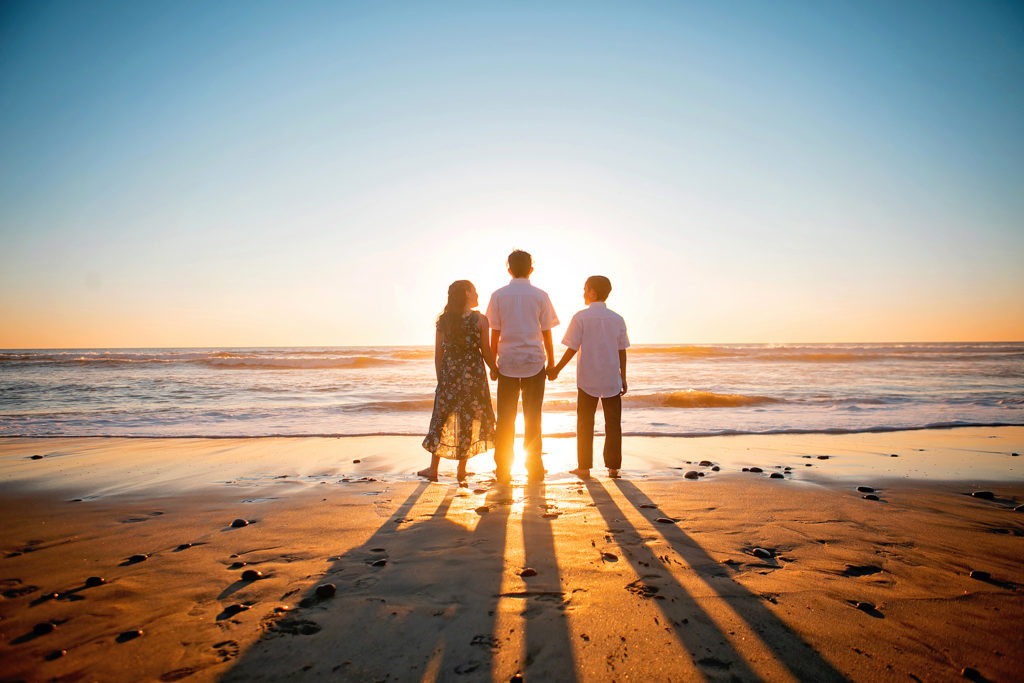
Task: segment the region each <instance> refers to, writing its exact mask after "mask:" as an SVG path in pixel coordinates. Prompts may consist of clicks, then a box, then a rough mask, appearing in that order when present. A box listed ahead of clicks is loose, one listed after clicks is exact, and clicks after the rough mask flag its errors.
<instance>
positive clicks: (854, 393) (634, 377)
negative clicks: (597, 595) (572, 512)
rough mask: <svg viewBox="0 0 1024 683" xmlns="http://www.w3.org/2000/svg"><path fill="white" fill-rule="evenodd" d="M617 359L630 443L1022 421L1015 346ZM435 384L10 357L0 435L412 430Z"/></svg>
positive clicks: (278, 368)
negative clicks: (625, 379) (624, 368)
mask: <svg viewBox="0 0 1024 683" xmlns="http://www.w3.org/2000/svg"><path fill="white" fill-rule="evenodd" d="M629 358H630V360H629V380H630V382H629V385H630V391H629V394H628V395H627V396H626V399H625V403H624V410H623V429H624V432H625V433H626V434H629V435H686V436H698V435H712V434H743V433H785V432H836V433H842V432H858V431H877V430H890V429H913V428H924V427H935V426H960V425H964V426H966V425H985V426H988V425H1001V424H1010V425H1021V424H1024V343H991V344H788V345H769V344H727V345H641V346H635V347H633V348H631V349H630V351H629ZM574 365H575V364H572V365H570V367H568V368H567V369H566V371H565V372H563V374H562V375H561V377H559V379H558V380H557V381H555V382H551V383H549V384H548V387H547V392H546V399H545V417H544V431H545V433H546V434H549V435H571V434H573V433H574V432H575V413H574V411H575V406H576V381H575V375H574V374H573V373H574ZM434 388H435V380H434V366H433V349H432V348H430V347H415V346H405V347H337V348H327V347H323V348H250V349H244V348H237V349H82V350H66V349H62V350H8V351H0V436H139V437H142V436H154V437H156V436H176V437H187V436H222V437H229V436H275V435H294V436H305V435H310V436H312V435H338V436H351V435H364V434H400V435H422V434H423V433H424V432H425V430H426V428H427V424H428V422H429V418H430V410H431V407H432V405H433V397H434ZM492 392H493V383H492ZM598 412H599V414H600V411H598ZM599 424H600V418H599Z"/></svg>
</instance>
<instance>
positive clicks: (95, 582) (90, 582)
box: [85, 576, 106, 588]
mask: <svg viewBox="0 0 1024 683" xmlns="http://www.w3.org/2000/svg"><path fill="white" fill-rule="evenodd" d="M105 583H106V580H104V578H103V577H102V576H90V577H89V578H88V579H86V580H85V585H86V586H88V587H89V588H95V587H96V586H102V585H103V584H105Z"/></svg>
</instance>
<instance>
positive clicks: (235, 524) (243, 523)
mask: <svg viewBox="0 0 1024 683" xmlns="http://www.w3.org/2000/svg"><path fill="white" fill-rule="evenodd" d="M243 526H249V521H248V520H245V519H241V518H239V519H236V520H235V521H233V522H231V527H232V528H233V529H240V528H242V527H243Z"/></svg>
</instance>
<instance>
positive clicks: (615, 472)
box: [608, 467, 619, 479]
mask: <svg viewBox="0 0 1024 683" xmlns="http://www.w3.org/2000/svg"><path fill="white" fill-rule="evenodd" d="M608 476H609V477H611V478H612V479H618V478H619V471H618V470H617V469H614V468H612V467H609V468H608Z"/></svg>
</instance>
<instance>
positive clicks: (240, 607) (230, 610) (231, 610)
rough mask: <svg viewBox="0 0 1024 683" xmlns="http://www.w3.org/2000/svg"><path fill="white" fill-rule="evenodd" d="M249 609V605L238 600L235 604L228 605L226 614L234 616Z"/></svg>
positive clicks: (225, 609) (225, 610)
mask: <svg viewBox="0 0 1024 683" xmlns="http://www.w3.org/2000/svg"><path fill="white" fill-rule="evenodd" d="M247 609H249V605H244V604H242V603H240V602H236V603H235V604H233V605H228V606H227V607H225V608H224V615H225V616H228V617H233V616H235V615H236V614H238V613H239V612H244V611H245V610H247Z"/></svg>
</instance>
